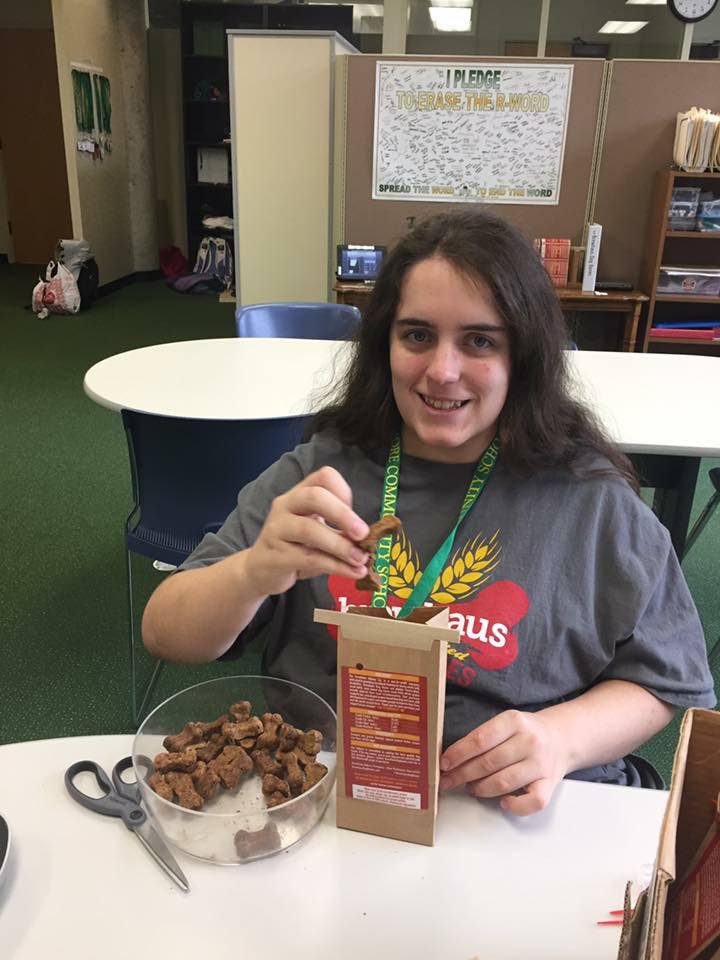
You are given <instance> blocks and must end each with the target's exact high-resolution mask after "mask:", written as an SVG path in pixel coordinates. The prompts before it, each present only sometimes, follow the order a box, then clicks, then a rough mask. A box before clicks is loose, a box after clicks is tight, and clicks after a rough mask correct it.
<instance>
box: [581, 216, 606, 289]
mask: <svg viewBox="0 0 720 960" xmlns="http://www.w3.org/2000/svg"><path fill="white" fill-rule="evenodd" d="M601 237H602V226H601V225H600V224H599V223H589V224H588V226H587V240H586V242H585V263H584V265H583V279H582V290H583V293H594V292H595V280H596V278H597V269H598V260H599V259H600V238H601Z"/></svg>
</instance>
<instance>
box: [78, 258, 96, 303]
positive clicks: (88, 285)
mask: <svg viewBox="0 0 720 960" xmlns="http://www.w3.org/2000/svg"><path fill="white" fill-rule="evenodd" d="M99 282H100V271H99V270H98V265H97V261H96V260H95V257H90V259H89V260H86V261H85V263H84V264H83V265H82V266H81V267H80V272H79V273H78V278H77V285H78V290H79V291H80V309H81V310H87V308H88V307H89V306H90V304H91V303H92V302H93V300H94V299H95V294H96V293H97V288H98V283H99Z"/></svg>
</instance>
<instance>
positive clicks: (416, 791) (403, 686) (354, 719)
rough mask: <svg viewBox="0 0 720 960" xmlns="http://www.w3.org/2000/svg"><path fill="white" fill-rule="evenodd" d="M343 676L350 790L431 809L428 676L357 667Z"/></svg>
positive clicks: (364, 796) (347, 788) (344, 671)
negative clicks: (429, 806) (429, 790)
mask: <svg viewBox="0 0 720 960" xmlns="http://www.w3.org/2000/svg"><path fill="white" fill-rule="evenodd" d="M341 677H342V705H341V709H342V721H343V741H344V742H343V746H344V751H345V791H346V793H347V795H348V796H349V797H354V798H355V799H360V800H372V801H374V802H376V803H389V804H392V805H393V806H400V807H410V808H414V809H416V810H420V809H427V806H428V743H427V679H426V678H425V677H418V676H413V675H408V674H404V673H383V672H381V671H379V670H360V669H357V668H355V667H342V670H341Z"/></svg>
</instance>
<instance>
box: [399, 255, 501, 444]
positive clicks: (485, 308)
mask: <svg viewBox="0 0 720 960" xmlns="http://www.w3.org/2000/svg"><path fill="white" fill-rule="evenodd" d="M390 372H391V375H392V387H393V393H394V395H395V402H396V404H397V407H398V410H399V411H400V416H401V417H402V420H403V428H402V439H403V449H404V450H405V451H406V452H407V453H409V454H412V455H414V456H416V457H423V458H424V459H426V460H439V461H444V462H446V463H469V462H471V461H474V460H477V459H479V457H480V455H481V454H482V452H483V451H484V450H485V448H486V447H487V446H488V444H489V443H490V442H491V440H492V439H493V437H494V436H495V433H496V431H497V423H498V418H499V416H500V411H501V410H502V408H503V405H504V403H505V398H506V397H507V392H508V386H509V383H510V348H509V343H508V335H507V331H506V330H505V323H504V321H503V320H502V318H501V317H500V315H499V314H498V311H497V308H496V307H495V303H494V301H493V297H492V294H491V293H490V290H489V288H488V287H487V285H486V284H485V283H483V282H480V283H475V282H473V281H471V280H469V279H468V278H467V277H465V276H464V275H463V274H462V273H460V272H459V271H458V270H457V269H456V268H455V267H454V266H453V265H452V264H451V263H450V262H449V261H448V260H445V259H444V258H443V257H440V256H433V257H430V258H428V259H427V260H421V261H419V262H418V263H416V264H415V265H414V266H412V267H411V268H410V269H409V270H408V272H407V273H406V275H405V280H404V282H403V286H402V289H401V291H400V303H399V305H398V310H397V314H396V316H395V319H394V321H393V324H392V327H391V330H390Z"/></svg>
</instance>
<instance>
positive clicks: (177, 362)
mask: <svg viewBox="0 0 720 960" xmlns="http://www.w3.org/2000/svg"><path fill="white" fill-rule="evenodd" d="M350 350H351V345H350V344H348V343H346V342H345V341H337V340H285V339H281V338H273V339H264V338H260V337H258V338H251V337H242V338H240V337H233V338H228V339H215V340H183V341H180V342H177V343H160V344H157V345H156V346H152V347H141V348H140V349H139V350H129V351H128V352H127V353H119V354H116V355H115V356H113V357H108V358H107V359H106V360H101V361H100V362H99V363H96V364H95V366H93V367H91V368H90V369H89V370H88V372H87V373H86V374H85V380H84V383H83V387H84V389H85V393H86V394H87V395H88V396H89V397H90V399H91V400H94V401H95V402H96V403H99V404H101V406H104V407H109V408H110V409H111V410H136V411H138V412H140V413H152V414H156V415H159V416H165V417H190V418H195V419H203V420H265V419H270V418H273V417H287V416H293V415H298V416H299V415H303V414H308V413H313V412H315V410H317V408H318V404H319V403H320V402H321V395H322V393H323V392H324V391H325V390H326V389H327V388H328V387H329V386H331V384H332V382H333V380H334V378H335V376H336V375H338V374H341V373H342V372H343V371H344V369H345V365H346V363H347V360H348V358H349V356H350Z"/></svg>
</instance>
